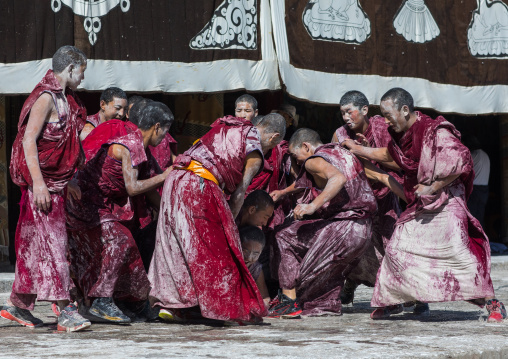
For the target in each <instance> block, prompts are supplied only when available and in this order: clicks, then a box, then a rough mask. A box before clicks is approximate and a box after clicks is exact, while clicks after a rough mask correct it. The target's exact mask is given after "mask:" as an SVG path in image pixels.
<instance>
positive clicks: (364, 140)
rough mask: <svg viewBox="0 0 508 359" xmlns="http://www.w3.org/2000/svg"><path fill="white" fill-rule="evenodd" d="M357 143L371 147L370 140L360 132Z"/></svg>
mask: <svg viewBox="0 0 508 359" xmlns="http://www.w3.org/2000/svg"><path fill="white" fill-rule="evenodd" d="M355 142H356V143H357V144H359V145H361V146H363V147H370V143H369V140H367V137H365V136H364V135H363V134H361V133H358V134H357V135H356V141H355Z"/></svg>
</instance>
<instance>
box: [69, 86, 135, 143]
mask: <svg viewBox="0 0 508 359" xmlns="http://www.w3.org/2000/svg"><path fill="white" fill-rule="evenodd" d="M126 114H127V95H126V94H125V92H124V91H123V90H122V89H119V88H118V87H109V88H107V89H105V90H104V91H102V93H101V99H100V110H99V112H97V113H96V114H95V115H91V116H88V117H87V118H86V124H85V127H83V130H82V131H81V133H80V135H79V138H80V140H81V141H83V140H84V139H85V138H86V137H87V136H88V134H89V133H90V132H92V131H93V129H94V128H95V127H97V126H99V125H100V124H101V123H104V122H106V121H109V120H112V119H117V120H123V119H124V118H125V115H126Z"/></svg>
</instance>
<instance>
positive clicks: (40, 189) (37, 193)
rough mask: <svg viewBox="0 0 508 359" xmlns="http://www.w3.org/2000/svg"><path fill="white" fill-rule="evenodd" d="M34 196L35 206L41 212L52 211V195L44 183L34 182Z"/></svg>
mask: <svg viewBox="0 0 508 359" xmlns="http://www.w3.org/2000/svg"><path fill="white" fill-rule="evenodd" d="M32 190H33V194H34V204H35V206H36V207H37V208H38V209H39V210H41V211H49V210H50V209H51V195H50V194H49V190H48V187H47V186H46V183H44V181H42V182H40V183H39V182H37V183H35V182H34V185H33V187H32Z"/></svg>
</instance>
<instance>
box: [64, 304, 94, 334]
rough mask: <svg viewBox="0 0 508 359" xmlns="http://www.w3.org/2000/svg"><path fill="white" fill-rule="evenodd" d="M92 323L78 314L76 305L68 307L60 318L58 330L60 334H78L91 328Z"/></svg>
mask: <svg viewBox="0 0 508 359" xmlns="http://www.w3.org/2000/svg"><path fill="white" fill-rule="evenodd" d="M90 325H92V323H91V322H90V321H89V320H88V319H85V318H83V317H82V316H81V315H80V314H79V313H78V308H77V307H76V305H75V304H74V303H71V304H69V305H68V306H66V307H65V308H64V309H63V310H62V311H61V312H60V315H59V316H58V325H57V330H58V331H59V332H78V331H80V330H83V329H86V328H88V327H90Z"/></svg>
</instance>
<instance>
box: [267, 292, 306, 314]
mask: <svg viewBox="0 0 508 359" xmlns="http://www.w3.org/2000/svg"><path fill="white" fill-rule="evenodd" d="M302 312H303V310H302V308H301V307H300V304H299V303H298V299H291V298H289V297H288V296H286V295H285V294H282V292H281V291H279V294H278V295H277V297H275V299H274V300H273V301H271V302H270V309H268V318H291V317H293V318H294V317H296V316H298V315H300V314H301V313H302Z"/></svg>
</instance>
